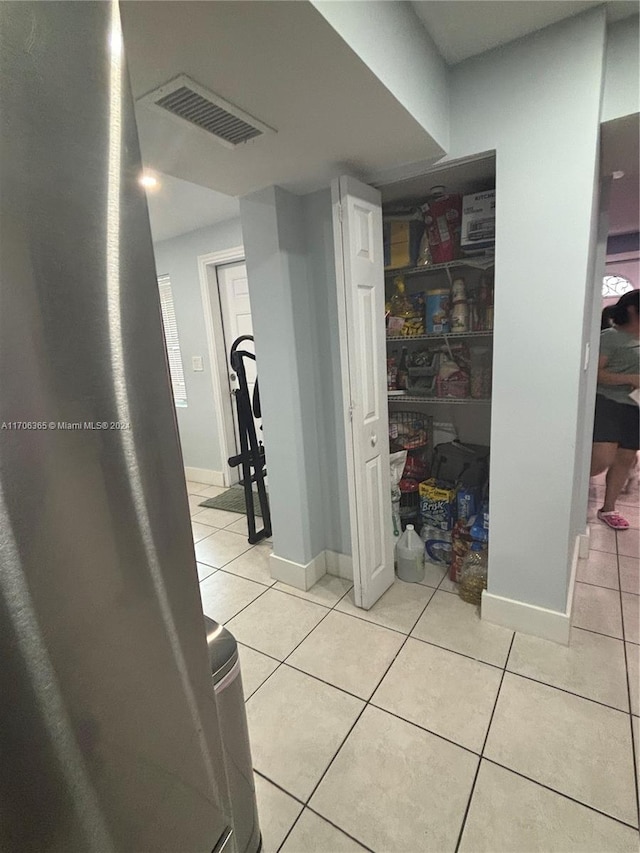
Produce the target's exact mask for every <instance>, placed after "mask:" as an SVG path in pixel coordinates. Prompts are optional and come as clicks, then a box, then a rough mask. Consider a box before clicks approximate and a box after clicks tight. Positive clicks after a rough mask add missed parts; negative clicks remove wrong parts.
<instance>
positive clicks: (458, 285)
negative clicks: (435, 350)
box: [451, 278, 469, 332]
mask: <svg viewBox="0 0 640 853" xmlns="http://www.w3.org/2000/svg"><path fill="white" fill-rule="evenodd" d="M451 302H452V303H453V309H452V311H451V331H452V332H468V331H469V306H468V305H467V291H466V285H465V281H464V279H463V278H457V279H456V280H455V281H454V282H453V285H452V287H451Z"/></svg>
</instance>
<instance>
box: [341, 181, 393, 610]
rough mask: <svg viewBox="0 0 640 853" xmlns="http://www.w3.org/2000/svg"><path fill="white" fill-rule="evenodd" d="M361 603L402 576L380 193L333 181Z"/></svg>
mask: <svg viewBox="0 0 640 853" xmlns="http://www.w3.org/2000/svg"><path fill="white" fill-rule="evenodd" d="M332 194H333V219H334V234H335V249H336V267H337V286H338V316H339V321H340V355H341V362H342V375H343V389H344V404H345V424H346V436H347V466H348V480H349V507H350V514H351V548H352V558H353V579H354V594H355V602H356V604H357V605H358V606H359V607H363V608H365V609H367V610H368V609H369V608H370V607H371V606H372V605H373V604H375V602H376V601H377V600H378V598H380V596H381V595H382V594H383V592H385V590H387V589H388V588H389V587H390V586H391V584H392V583H393V580H394V566H393V538H392V530H391V488H390V479H389V426H388V420H389V418H388V411H387V370H386V349H385V328H384V260H383V248H382V209H381V206H380V194H379V193H378V191H377V190H374V189H373V188H372V187H369V186H367V185H366V184H361V183H360V182H359V181H356V180H354V179H353V178H348V177H344V178H340V179H339V180H337V181H334V183H333V185H332Z"/></svg>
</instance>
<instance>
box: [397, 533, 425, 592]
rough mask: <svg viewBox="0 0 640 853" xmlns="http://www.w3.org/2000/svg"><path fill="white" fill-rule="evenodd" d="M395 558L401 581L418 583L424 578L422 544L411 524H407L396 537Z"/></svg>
mask: <svg viewBox="0 0 640 853" xmlns="http://www.w3.org/2000/svg"><path fill="white" fill-rule="evenodd" d="M396 558H397V560H398V569H397V571H398V577H399V578H400V580H401V581H407V582H408V583H419V582H420V581H421V580H423V579H424V544H423V542H422V539H421V538H420V537H419V536H418V534H417V533H416V531H415V530H414V527H413V524H407V529H406V530H405V531H404V533H403V534H402V536H401V537H400V538H399V539H398V542H397V544H396Z"/></svg>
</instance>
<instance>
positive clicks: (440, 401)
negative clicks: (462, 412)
mask: <svg viewBox="0 0 640 853" xmlns="http://www.w3.org/2000/svg"><path fill="white" fill-rule="evenodd" d="M389 403H425V404H428V405H431V404H432V403H434V404H436V405H450V406H460V405H464V404H468V403H484V404H485V405H486V404H487V403H491V397H486V398H482V399H480V400H478V399H476V398H475V397H412V396H410V395H409V394H407V395H401V394H398V395H396V394H394V395H392V396H391V395H390V396H389Z"/></svg>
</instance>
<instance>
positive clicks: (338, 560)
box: [324, 551, 353, 581]
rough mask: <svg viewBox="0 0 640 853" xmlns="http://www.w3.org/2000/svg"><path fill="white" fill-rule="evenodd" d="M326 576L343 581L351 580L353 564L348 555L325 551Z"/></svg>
mask: <svg viewBox="0 0 640 853" xmlns="http://www.w3.org/2000/svg"><path fill="white" fill-rule="evenodd" d="M324 553H325V557H326V561H327V574H328V575H335V576H336V577H338V578H344V579H345V580H350V581H352V580H353V562H352V560H351V555H350V554H340V553H339V552H338V551H325V552H324Z"/></svg>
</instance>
